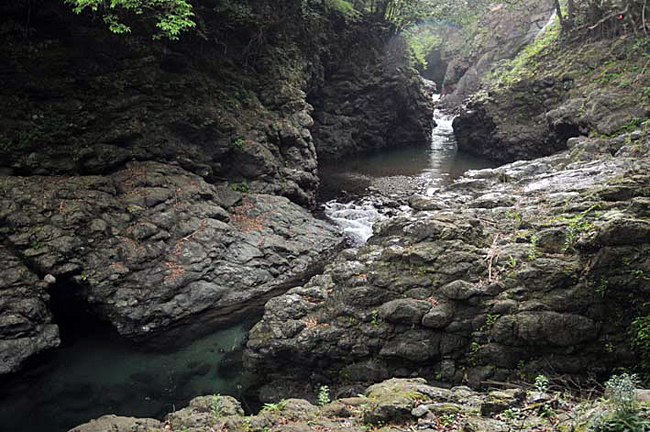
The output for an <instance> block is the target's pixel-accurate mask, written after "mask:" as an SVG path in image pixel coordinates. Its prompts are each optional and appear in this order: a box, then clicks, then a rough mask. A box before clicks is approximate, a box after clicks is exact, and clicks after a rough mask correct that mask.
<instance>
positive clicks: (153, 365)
mask: <svg viewBox="0 0 650 432" xmlns="http://www.w3.org/2000/svg"><path fill="white" fill-rule="evenodd" d="M75 327H76V328H69V327H66V326H65V325H64V326H63V328H62V336H63V340H64V344H63V345H62V347H61V348H59V349H56V350H53V351H52V352H50V353H46V354H45V355H43V356H41V357H40V358H39V359H37V360H35V361H34V362H32V363H31V364H30V365H28V366H27V367H26V368H25V370H23V371H22V372H21V373H20V375H19V376H14V377H10V378H9V379H7V380H4V381H3V382H2V383H0V430H2V431H4V432H37V431H38V432H59V431H67V430H69V429H70V428H72V427H74V426H77V425H79V424H81V423H85V422H87V421H88V420H90V419H92V418H96V417H99V416H101V415H104V414H118V415H126V416H135V417H158V418H160V417H162V416H163V415H164V414H165V413H168V412H170V411H173V410H174V409H180V408H182V407H184V406H185V405H187V402H188V401H189V400H190V399H191V398H192V397H195V396H201V395H208V394H217V393H220V394H228V395H233V396H235V397H239V398H240V400H244V398H242V396H243V392H244V391H245V389H246V388H247V387H248V386H249V384H250V383H251V381H252V377H250V376H247V375H245V374H244V373H243V370H242V368H241V367H240V364H239V363H238V361H239V358H240V355H241V348H242V345H243V343H244V342H245V338H246V334H247V327H246V326H245V325H239V326H236V327H231V328H228V329H224V330H220V331H217V332H214V333H212V334H210V335H208V336H206V337H203V338H201V339H199V340H196V341H194V342H192V343H189V344H187V345H185V346H181V347H176V348H174V349H171V350H169V351H164V350H163V351H161V350H160V348H157V349H156V350H152V349H150V348H145V347H143V346H142V345H140V344H137V343H135V342H131V341H126V340H124V339H123V338H121V337H119V335H117V333H116V332H115V331H114V330H112V328H111V327H110V326H108V325H105V324H100V323H97V322H93V321H92V320H85V321H82V322H78V323H77V324H76V326H75Z"/></svg>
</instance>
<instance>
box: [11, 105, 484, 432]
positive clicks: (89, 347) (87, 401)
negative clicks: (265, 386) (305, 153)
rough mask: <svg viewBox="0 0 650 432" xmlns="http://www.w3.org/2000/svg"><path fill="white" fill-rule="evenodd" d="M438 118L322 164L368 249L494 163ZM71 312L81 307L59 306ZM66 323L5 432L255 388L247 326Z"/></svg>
mask: <svg viewBox="0 0 650 432" xmlns="http://www.w3.org/2000/svg"><path fill="white" fill-rule="evenodd" d="M435 120H436V123H437V124H438V127H437V128H436V129H435V130H434V132H433V135H432V139H431V145H430V146H428V147H413V148H401V149H394V150H389V151H386V150H384V151H380V152H373V153H369V154H365V155H361V156H357V157H353V158H347V159H346V160H345V161H342V162H341V161H339V162H337V163H336V164H332V165H324V166H323V167H322V169H321V176H322V183H323V188H322V195H321V196H322V198H323V199H324V200H325V201H326V204H325V214H326V215H327V216H328V217H329V218H330V219H331V220H333V221H334V222H336V223H337V224H338V225H340V226H341V228H342V230H343V231H345V232H346V233H347V234H348V235H349V236H350V238H351V240H352V241H354V242H357V243H363V242H365V241H366V240H367V239H368V237H370V235H371V234H372V225H373V223H375V222H376V221H377V220H380V219H382V218H385V217H389V216H390V215H391V214H395V213H396V212H400V211H408V208H406V206H404V197H408V196H410V195H412V194H413V193H421V194H431V193H432V192H433V191H434V190H435V189H436V188H439V187H441V186H443V185H446V184H449V183H450V182H452V181H453V180H454V179H455V178H457V177H459V176H460V175H462V174H463V173H464V172H465V171H467V170H468V169H478V168H484V167H489V166H491V165H490V164H489V163H488V162H486V161H484V160H479V159H476V158H473V157H469V156H467V155H463V154H459V153H458V152H457V150H456V143H455V140H454V135H453V130H452V127H451V122H452V118H451V117H450V116H446V115H444V114H441V113H436V119H435ZM380 203H381V204H380ZM66 309H68V310H70V309H74V310H79V309H78V308H67V307H66V305H65V304H64V305H62V306H61V307H60V308H59V310H66ZM57 323H58V324H59V325H60V327H61V335H62V340H63V343H62V346H61V347H60V348H58V349H55V350H51V351H50V352H47V353H45V354H43V355H41V356H39V357H38V358H36V359H35V360H33V361H31V362H30V363H29V364H28V365H27V366H26V367H25V368H24V370H23V371H21V372H20V373H19V374H17V375H15V376H12V377H8V378H5V379H3V380H2V382H0V430H2V431H7V432H43V431H66V430H68V429H69V428H71V427H74V426H76V425H79V424H81V423H84V422H87V421H88V420H90V419H92V418H96V417H99V416H101V415H103V414H118V415H125V416H136V417H159V418H160V417H162V416H163V415H164V414H165V413H168V412H170V411H173V410H175V409H179V408H181V407H183V406H184V405H186V404H187V402H188V401H189V399H191V398H192V397H195V396H200V395H207V394H217V393H219V394H228V395H232V396H235V397H237V398H238V399H240V400H243V401H244V402H246V398H245V397H244V393H245V391H246V389H247V388H248V387H250V386H251V385H252V383H253V382H254V381H255V377H253V376H251V375H250V374H247V373H246V371H245V370H244V369H243V367H242V365H241V363H240V362H239V359H240V356H241V352H242V347H243V344H244V343H245V341H246V337H247V330H248V328H249V327H248V326H247V325H239V326H235V327H231V328H229V329H224V330H221V331H218V332H215V333H212V334H210V335H208V336H206V337H203V338H201V339H198V340H195V341H193V342H191V343H188V344H186V345H183V346H175V347H170V350H163V351H161V350H160V349H157V350H152V349H149V348H147V347H144V346H142V345H141V344H136V343H134V342H130V341H127V340H125V339H124V338H121V337H119V335H117V333H116V332H115V331H114V330H113V329H112V328H111V327H110V326H109V325H107V324H102V323H100V322H98V321H96V320H94V319H92V318H91V317H79V316H68V317H63V318H62V317H61V316H60V315H59V316H58V317H57ZM248 324H249V325H250V324H251V323H248ZM251 403H253V402H251ZM249 408H250V407H249Z"/></svg>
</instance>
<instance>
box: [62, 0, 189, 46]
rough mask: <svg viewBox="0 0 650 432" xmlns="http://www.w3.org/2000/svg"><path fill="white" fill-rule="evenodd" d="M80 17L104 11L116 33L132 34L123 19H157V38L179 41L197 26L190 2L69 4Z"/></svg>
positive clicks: (79, 0) (81, 0) (71, 0)
mask: <svg viewBox="0 0 650 432" xmlns="http://www.w3.org/2000/svg"><path fill="white" fill-rule="evenodd" d="M65 2H66V3H67V4H70V5H71V6H72V8H73V10H74V11H75V12H76V13H81V12H83V11H86V10H91V11H93V12H97V11H101V12H102V13H103V18H104V22H105V23H106V24H107V25H108V27H109V29H110V30H111V31H113V32H115V33H128V32H130V31H131V27H130V26H129V25H127V24H125V22H124V20H123V18H124V17H125V16H129V15H135V16H138V17H144V18H145V19H152V18H153V19H154V21H155V26H156V27H157V28H158V32H157V33H156V34H155V35H154V38H161V37H167V38H169V39H171V40H175V39H178V37H179V35H180V34H181V33H182V32H184V31H187V30H189V29H191V28H192V27H194V26H195V25H196V23H195V22H194V21H193V20H192V17H193V16H194V12H193V11H192V5H190V4H189V3H188V2H187V1H186V0H65Z"/></svg>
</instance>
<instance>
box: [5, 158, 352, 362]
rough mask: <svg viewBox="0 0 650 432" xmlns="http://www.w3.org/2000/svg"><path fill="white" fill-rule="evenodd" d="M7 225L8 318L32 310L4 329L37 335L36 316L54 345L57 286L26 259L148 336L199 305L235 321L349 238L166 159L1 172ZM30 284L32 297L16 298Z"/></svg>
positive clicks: (283, 203)
mask: <svg viewBox="0 0 650 432" xmlns="http://www.w3.org/2000/svg"><path fill="white" fill-rule="evenodd" d="M0 227H1V228H0V232H1V233H2V236H3V238H4V242H5V246H6V247H7V248H4V249H2V253H3V255H6V256H7V258H6V259H5V262H7V263H8V264H9V265H8V266H5V267H4V268H3V269H1V270H0V275H1V277H0V280H2V281H3V283H4V284H10V285H7V286H6V288H5V287H3V288H4V289H2V290H1V291H0V293H1V294H2V296H1V297H2V299H3V300H2V301H3V304H7V305H9V306H5V307H4V309H2V317H3V319H4V320H5V321H7V320H9V319H10V318H11V317H16V318H15V320H14V321H16V320H18V317H19V315H16V312H14V309H16V310H18V309H21V308H22V309H25V308H27V309H26V312H20V311H19V312H18V313H21V314H22V315H21V316H23V318H20V320H19V321H20V322H19V321H16V322H15V323H14V325H13V326H9V324H7V327H6V329H7V331H8V332H5V333H4V334H3V337H4V338H11V335H21V334H22V335H23V336H34V335H32V334H31V333H30V332H31V330H30V328H31V327H32V326H33V325H36V324H33V325H32V324H28V322H29V321H30V319H32V318H38V319H36V321H37V322H38V323H39V324H38V325H39V326H41V327H44V329H45V330H47V331H48V332H49V333H47V334H49V335H50V337H48V338H47V341H48V342H46V343H42V344H41V345H45V346H52V345H54V343H53V342H52V341H53V340H54V339H55V335H56V331H55V329H56V327H55V326H52V325H50V324H49V315H48V313H47V311H46V310H45V299H46V298H47V294H46V292H45V291H44V289H45V288H44V287H43V286H42V285H43V284H40V285H39V284H37V283H35V282H34V281H35V279H36V278H35V276H34V275H33V274H31V273H29V272H27V271H26V270H25V269H24V268H22V267H20V263H28V264H29V267H30V269H33V271H34V272H36V273H37V274H38V275H39V276H41V277H42V275H45V274H51V275H53V276H54V277H56V278H57V279H58V280H59V281H68V282H74V284H73V288H72V289H74V290H75V294H76V295H77V296H81V297H82V298H85V299H86V300H87V302H88V305H89V308H90V309H91V311H92V312H94V313H95V314H97V315H98V316H100V317H101V318H103V319H106V320H109V321H110V322H112V323H113V324H114V325H115V326H116V327H117V329H118V331H119V332H120V333H121V334H123V335H126V336H131V337H138V336H146V335H148V334H150V333H151V332H153V331H155V330H158V329H161V328H165V327H168V326H169V325H171V324H176V323H179V321H181V320H182V319H184V318H188V317H191V316H192V317H195V316H196V315H197V314H201V315H202V319H197V320H196V323H197V325H198V324H200V323H203V324H205V323H212V324H217V323H220V322H221V323H223V322H235V321H236V320H237V319H239V318H240V317H241V316H242V315H243V314H245V313H246V312H247V311H250V310H253V309H255V308H257V307H259V305H258V302H262V301H264V300H263V298H264V297H265V296H269V295H271V294H272V293H274V292H276V291H277V292H281V290H282V289H285V290H286V289H287V288H288V287H290V286H291V285H292V284H297V283H298V281H300V280H301V279H302V278H305V277H307V276H309V275H310V274H313V272H314V271H315V268H317V267H318V266H319V265H320V264H321V263H323V261H324V260H326V259H327V257H328V254H329V253H331V252H332V251H334V250H335V249H336V248H337V246H338V244H339V243H340V242H341V237H340V236H339V234H338V233H337V232H336V229H335V228H334V227H333V226H331V225H330V224H328V223H326V222H323V221H319V220H316V219H315V218H314V217H313V216H312V215H311V214H310V213H309V212H308V211H306V210H305V209H303V208H301V207H299V206H298V205H296V204H293V203H292V202H290V201H289V200H288V199H287V198H283V197H278V196H271V195H256V194H242V193H239V192H235V191H232V190H231V189H229V188H227V187H223V186H214V185H210V184H208V183H206V182H205V181H204V180H203V179H202V178H201V177H200V176H197V175H195V174H192V173H190V172H188V171H186V170H184V169H183V168H180V167H178V166H173V165H167V164H162V163H157V162H133V163H129V164H128V166H127V167H125V168H124V169H122V170H119V171H117V172H116V173H115V174H112V175H110V176H81V177H79V176H74V177H65V176H61V177H37V176H31V177H0ZM12 263H16V264H15V266H14V265H13V264H12ZM21 269H22V270H21ZM20 271H22V273H20ZM16 272H19V273H20V274H19V273H16ZM23 276H24V277H23ZM12 284H13V285H12ZM14 285H15V286H14ZM9 288H11V289H9ZM27 290H32V291H33V294H30V295H31V298H32V300H29V302H31V303H25V302H23V300H21V299H20V298H19V299H17V300H19V301H17V300H12V299H14V298H16V297H21V296H23V294H22V293H23V292H27ZM32 303H33V304H32ZM23 306H25V308H23ZM39 320H40V321H39ZM7 322H8V321H7ZM12 322H13V321H12ZM25 326H27V327H25ZM199 327H200V325H199ZM12 329H13V330H12ZM10 330H11V331H10ZM5 343H6V342H5ZM35 347H38V344H35ZM5 353H6V351H4V350H3V356H4V355H10V354H11V353H9V354H5ZM11 355H13V354H11ZM19 358H20V356H19Z"/></svg>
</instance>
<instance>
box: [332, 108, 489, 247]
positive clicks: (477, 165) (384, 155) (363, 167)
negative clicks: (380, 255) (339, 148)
mask: <svg viewBox="0 0 650 432" xmlns="http://www.w3.org/2000/svg"><path fill="white" fill-rule="evenodd" d="M435 120H436V123H437V125H438V126H437V127H436V128H435V129H434V130H433V133H432V136H431V145H430V146H428V147H426V146H421V147H405V148H397V149H391V150H381V151H375V152H370V153H367V154H363V155H359V156H352V157H348V158H346V159H344V160H341V161H336V163H330V164H324V165H322V166H321V167H320V168H319V170H320V176H321V200H322V201H326V202H327V205H326V209H325V214H326V215H327V216H328V217H329V218H330V219H332V220H333V221H334V222H335V223H337V224H338V225H339V226H341V229H342V230H343V231H344V232H346V233H349V234H350V235H351V236H352V237H353V239H352V240H353V241H356V242H365V240H366V239H367V237H368V236H369V235H370V234H371V233H372V224H373V223H374V222H375V221H377V220H380V219H381V215H378V213H377V209H376V208H375V207H374V206H373V204H372V203H371V202H368V201H364V200H363V198H364V195H367V194H368V187H369V186H372V187H374V188H375V189H378V190H380V191H381V192H384V193H385V194H386V195H391V194H393V193H398V194H400V193H401V194H402V195H404V194H407V195H409V194H413V193H416V192H418V193H425V194H427V195H431V194H433V192H434V191H435V190H436V189H437V188H439V187H441V186H445V185H448V184H450V183H452V182H453V181H454V180H455V179H457V178H459V177H460V176H462V175H463V174H464V173H465V172H466V171H468V170H472V169H482V168H491V167H494V166H495V164H493V163H491V162H490V161H488V160H485V159H481V158H477V157H475V156H471V155H467V154H464V153H459V152H458V150H457V148H456V140H455V137H454V131H453V128H452V122H453V117H452V116H448V115H445V114H442V113H439V112H436V115H435ZM360 225H363V226H360Z"/></svg>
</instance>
